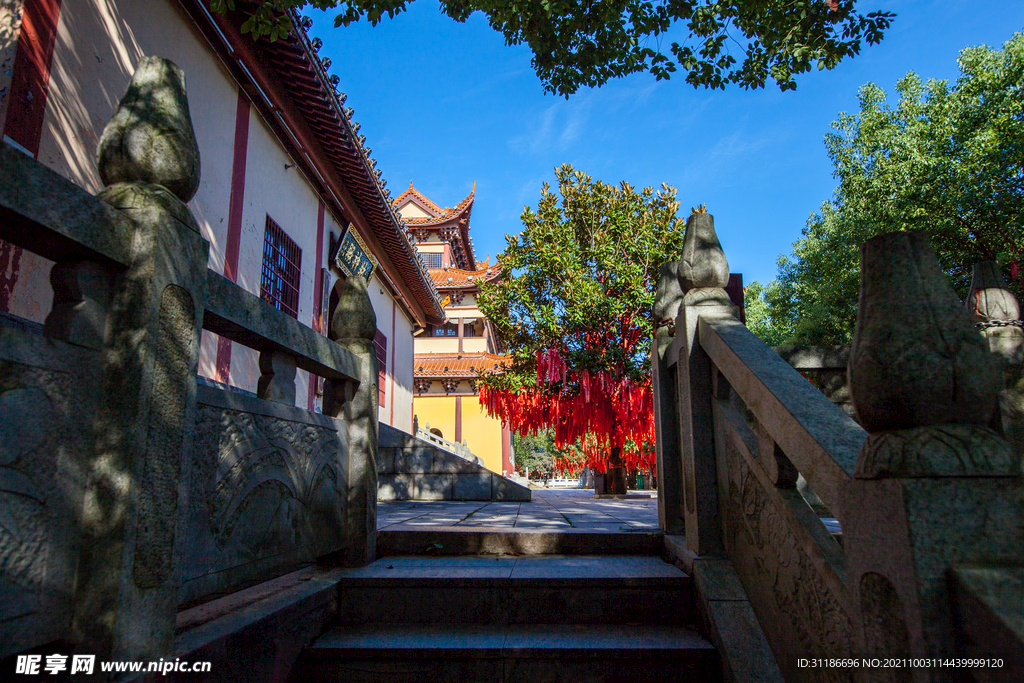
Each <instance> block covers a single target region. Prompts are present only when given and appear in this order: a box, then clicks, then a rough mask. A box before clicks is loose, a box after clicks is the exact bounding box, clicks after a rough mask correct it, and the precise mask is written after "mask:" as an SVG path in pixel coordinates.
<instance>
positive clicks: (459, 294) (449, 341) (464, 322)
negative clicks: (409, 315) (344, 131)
mask: <svg viewBox="0 0 1024 683" xmlns="http://www.w3.org/2000/svg"><path fill="white" fill-rule="evenodd" d="M475 195H476V184H475V183H474V185H473V190H472V191H471V192H470V193H469V196H468V197H466V198H465V199H463V200H462V201H461V202H459V204H458V205H457V206H455V207H453V208H442V207H440V206H438V205H437V204H435V203H434V202H432V201H431V200H430V199H428V198H427V197H426V196H424V195H423V194H422V193H421V192H419V191H418V190H416V188H414V187H413V186H412V183H409V189H407V190H406V191H405V192H403V193H402V194H401V195H399V196H398V198H397V199H395V208H396V209H397V211H398V213H399V215H400V216H401V217H402V219H403V220H404V221H405V224H406V226H407V227H408V229H409V232H410V234H411V235H412V237H413V239H414V240H415V243H416V249H417V251H419V254H420V258H421V259H422V260H423V262H424V264H425V265H426V266H427V272H428V273H429V274H430V277H431V279H432V280H433V282H434V286H435V287H436V288H437V290H438V292H439V293H440V295H441V297H442V302H443V304H444V312H445V314H446V315H447V320H446V321H445V322H444V323H443V324H440V325H433V324H431V325H427V326H425V327H424V328H423V329H422V330H420V331H418V332H417V334H416V337H415V338H414V352H415V357H414V361H413V376H414V382H413V384H414V389H415V394H414V397H413V412H414V413H415V414H416V417H417V420H418V425H419V428H420V429H422V430H428V431H430V432H431V433H432V434H434V436H437V437H440V438H442V439H445V440H447V441H452V442H455V443H465V444H466V445H467V446H468V447H469V449H470V450H471V451H472V452H473V454H474V455H476V456H479V457H480V458H482V459H483V464H484V466H485V467H487V468H488V469H489V470H491V471H493V472H498V473H502V474H511V473H512V471H513V464H512V456H511V453H512V448H511V438H512V437H511V432H510V430H509V429H503V428H502V426H501V421H500V420H497V419H495V418H492V417H489V416H488V415H487V414H486V412H484V410H483V407H482V406H481V405H480V399H479V386H478V381H477V379H478V377H479V375H480V374H481V373H484V374H486V373H489V372H496V371H500V368H501V364H502V360H503V358H504V357H503V356H502V355H501V351H502V348H501V342H500V339H499V338H498V337H497V335H496V334H495V333H494V329H493V326H492V325H491V324H490V322H489V321H488V320H487V318H486V317H484V315H483V313H481V312H480V309H479V308H478V306H477V294H478V293H479V291H480V283H481V282H493V281H494V280H496V279H498V278H499V277H501V265H500V264H499V263H497V262H495V263H494V264H493V265H492V264H491V263H490V262H489V261H484V262H483V263H478V262H477V260H476V256H475V254H474V253H473V243H472V240H471V239H470V236H469V218H470V212H471V211H472V209H473V200H474V198H475ZM428 425H429V426H428Z"/></svg>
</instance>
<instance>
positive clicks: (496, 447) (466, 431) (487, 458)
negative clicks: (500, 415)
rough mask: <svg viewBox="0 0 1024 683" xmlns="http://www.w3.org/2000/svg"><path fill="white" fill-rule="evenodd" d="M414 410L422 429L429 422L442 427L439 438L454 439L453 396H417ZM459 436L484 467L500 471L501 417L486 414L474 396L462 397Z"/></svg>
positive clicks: (431, 425)
mask: <svg viewBox="0 0 1024 683" xmlns="http://www.w3.org/2000/svg"><path fill="white" fill-rule="evenodd" d="M413 410H414V411H415V413H416V416H417V418H418V419H419V426H420V428H421V429H427V423H429V424H430V427H431V428H432V429H433V428H436V429H440V430H441V438H443V439H447V440H448V441H455V397H454V396H444V395H441V396H429V395H424V396H416V397H415V399H414V400H413ZM462 440H464V441H465V442H466V444H467V445H468V446H469V450H471V451H472V452H473V455H476V456H479V457H480V458H481V459H482V460H483V461H484V462H483V464H484V467H486V468H487V469H489V470H491V471H492V472H497V473H498V474H501V421H500V420H496V419H494V418H492V417H489V416H488V415H487V413H486V412H485V411H484V410H483V408H482V407H481V405H480V399H479V397H477V396H463V397H462Z"/></svg>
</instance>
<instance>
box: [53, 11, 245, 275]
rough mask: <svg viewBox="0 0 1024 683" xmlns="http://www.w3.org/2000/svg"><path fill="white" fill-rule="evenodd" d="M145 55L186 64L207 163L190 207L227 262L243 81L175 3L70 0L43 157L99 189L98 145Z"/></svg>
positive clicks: (216, 261)
mask: <svg viewBox="0 0 1024 683" xmlns="http://www.w3.org/2000/svg"><path fill="white" fill-rule="evenodd" d="M145 55H159V56H161V57H166V58H167V59H170V60H171V61H173V62H174V63H175V64H177V65H178V66H179V67H181V69H182V70H183V71H184V72H185V86H186V88H187V90H188V94H189V110H190V112H191V114H192V125H193V127H194V129H195V133H196V141H197V142H198V143H199V154H200V158H201V160H202V171H201V179H200V185H199V191H198V192H197V193H196V196H195V198H194V199H192V201H191V202H189V208H191V209H192V213H193V214H194V215H195V217H196V220H197V221H198V222H199V227H200V229H201V230H202V233H203V236H204V237H205V238H206V239H207V240H209V242H210V267H211V268H213V269H214V270H216V271H217V272H221V271H223V269H224V241H225V238H226V236H227V214H228V200H229V198H230V192H231V160H232V146H233V142H234V130H235V108H236V105H237V101H238V88H237V86H236V84H235V82H234V81H233V80H232V78H231V76H230V74H228V72H227V71H226V70H225V69H224V68H223V67H222V66H221V64H220V61H219V60H218V58H217V56H216V55H215V54H214V53H213V52H212V51H211V50H210V49H209V47H208V45H207V43H206V42H205V40H204V39H203V38H202V37H201V36H200V35H199V34H198V33H196V32H195V30H194V29H193V27H192V24H191V21H190V20H189V19H188V17H187V16H185V15H184V14H183V13H182V11H181V10H180V9H179V8H178V5H177V3H174V2H164V1H157V2H154V1H153V0H64V1H63V2H62V3H61V8H60V22H59V24H58V27H57V39H56V44H55V46H54V54H53V62H52V66H51V77H50V91H49V96H48V98H47V104H46V117H45V120H44V125H43V135H42V139H41V141H40V146H39V155H38V160H39V161H40V162H42V163H44V164H46V165H47V166H49V167H50V168H52V169H54V170H55V171H57V172H58V173H60V174H61V175H63V176H65V177H66V178H68V179H69V180H71V181H72V182H74V183H75V184H77V185H79V186H81V187H83V188H85V189H86V190H88V191H90V192H93V193H95V192H97V191H98V190H100V189H101V187H102V183H101V182H100V179H99V173H98V171H97V169H96V147H97V145H98V143H99V138H100V135H101V134H102V133H103V128H104V127H105V126H106V125H107V121H109V120H110V117H111V115H112V114H113V113H114V109H115V108H116V107H117V103H118V100H120V98H121V95H123V94H124V91H125V88H127V86H128V82H129V81H130V80H131V76H132V74H133V73H134V72H135V66H136V65H137V64H138V62H139V59H140V58H142V57H143V56H145Z"/></svg>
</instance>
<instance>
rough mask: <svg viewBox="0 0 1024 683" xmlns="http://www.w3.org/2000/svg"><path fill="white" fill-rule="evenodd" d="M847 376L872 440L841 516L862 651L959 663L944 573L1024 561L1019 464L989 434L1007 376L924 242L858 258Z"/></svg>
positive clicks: (881, 240)
mask: <svg viewBox="0 0 1024 683" xmlns="http://www.w3.org/2000/svg"><path fill="white" fill-rule="evenodd" d="M849 373H850V386H851V393H852V395H853V401H854V404H855V405H856V409H857V414H858V415H859V416H860V418H861V423H862V424H863V426H864V428H865V429H866V430H867V431H868V433H869V436H868V438H867V441H866V442H865V443H864V446H863V448H862V449H861V452H860V457H859V459H858V462H857V469H856V479H855V480H854V481H853V482H852V483H851V484H850V486H849V487H848V488H847V489H846V491H845V492H844V504H843V506H842V509H843V510H844V517H845V519H843V520H842V522H843V535H844V538H845V548H846V559H847V574H846V582H847V586H848V589H849V598H850V609H851V614H852V615H853V620H854V632H855V634H856V636H855V639H856V644H855V646H854V648H853V649H854V651H857V652H863V653H865V654H866V655H873V656H885V655H889V654H891V655H900V656H906V655H908V654H914V655H921V656H951V655H953V653H954V642H953V623H952V616H951V613H950V606H949V605H950V602H949V595H948V589H947V579H946V572H947V570H948V569H949V568H950V567H951V565H953V564H956V563H988V562H993V563H996V562H1006V561H1020V559H1021V558H1022V556H1024V553H1022V549H1024V526H1022V525H1021V519H1022V513H1024V509H1022V496H1021V493H1022V491H1021V481H1020V472H1021V462H1020V456H1019V455H1017V454H1015V453H1014V452H1013V451H1012V449H1011V448H1010V447H1009V445H1008V444H1007V443H1006V442H1005V441H1004V440H1003V439H1002V438H1000V436H999V435H998V434H997V433H995V432H994V431H993V430H992V429H990V428H989V427H988V426H987V425H988V424H989V421H990V419H991V417H992V415H993V411H994V410H995V408H996V395H997V392H998V390H999V386H1000V378H999V372H998V365H997V363H996V360H995V359H994V358H993V356H992V354H990V353H989V350H988V344H987V343H986V341H985V340H984V339H983V338H982V336H981V335H980V334H978V331H977V330H976V329H975V328H974V325H973V323H972V321H971V319H970V317H969V316H968V315H967V314H966V311H965V309H964V307H963V306H962V305H961V304H960V303H959V301H958V300H957V298H956V295H955V294H954V292H953V289H952V287H951V286H950V285H949V282H948V281H947V279H946V277H945V274H944V273H943V272H942V270H941V268H940V266H939V264H938V261H937V259H936V258H935V254H934V251H933V250H932V247H931V244H930V243H929V241H928V238H927V236H925V235H924V234H922V233H914V232H896V233H889V234H886V235H880V236H878V237H875V238H873V239H871V240H868V241H867V242H865V243H864V244H863V245H862V246H861V290H860V309H859V314H858V319H857V328H856V333H855V336H854V340H853V346H852V349H851V353H850V365H849ZM932 671H933V672H934V671H935V670H934V669H933V670H932ZM862 675H863V676H865V677H866V679H867V680H873V679H871V675H872V674H870V673H863V674H862ZM929 675H931V674H928V673H926V671H925V670H918V671H914V672H913V676H916V677H917V678H915V680H930V679H928V678H927V677H928V676H929ZM937 675H938V676H939V678H937V679H935V680H944V679H943V678H942V676H943V675H946V674H942V673H941V672H940V673H939V674H937ZM949 675H951V674H949Z"/></svg>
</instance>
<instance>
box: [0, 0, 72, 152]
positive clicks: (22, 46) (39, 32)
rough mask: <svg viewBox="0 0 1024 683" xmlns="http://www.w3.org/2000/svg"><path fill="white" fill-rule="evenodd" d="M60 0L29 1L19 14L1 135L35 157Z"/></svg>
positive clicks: (48, 83) (47, 93) (44, 106)
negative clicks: (18, 31)
mask: <svg viewBox="0 0 1024 683" xmlns="http://www.w3.org/2000/svg"><path fill="white" fill-rule="evenodd" d="M59 19H60V0H29V1H28V2H26V3H25V7H24V9H23V10H22V15H21V34H20V35H19V36H18V47H17V50H18V52H17V54H16V55H15V57H14V74H13V75H12V79H11V92H10V94H9V95H8V97H9V98H10V101H9V102H8V104H7V119H6V122H5V124H4V130H3V133H4V137H5V138H7V139H9V140H12V141H14V142H15V143H17V144H18V145H19V146H21V147H22V148H24V149H25V150H27V151H28V152H29V154H31V155H32V156H33V157H35V156H36V155H37V154H38V153H39V141H40V139H41V138H42V135H43V119H44V117H45V116H46V98H47V96H48V95H49V91H50V64H51V63H52V62H53V48H54V44H55V43H56V41H57V22H58V21H59Z"/></svg>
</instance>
